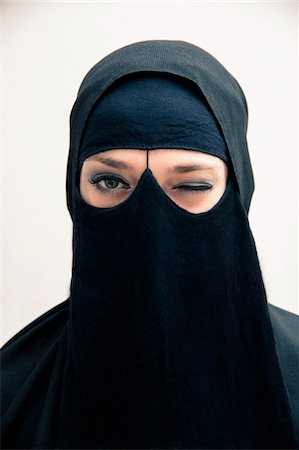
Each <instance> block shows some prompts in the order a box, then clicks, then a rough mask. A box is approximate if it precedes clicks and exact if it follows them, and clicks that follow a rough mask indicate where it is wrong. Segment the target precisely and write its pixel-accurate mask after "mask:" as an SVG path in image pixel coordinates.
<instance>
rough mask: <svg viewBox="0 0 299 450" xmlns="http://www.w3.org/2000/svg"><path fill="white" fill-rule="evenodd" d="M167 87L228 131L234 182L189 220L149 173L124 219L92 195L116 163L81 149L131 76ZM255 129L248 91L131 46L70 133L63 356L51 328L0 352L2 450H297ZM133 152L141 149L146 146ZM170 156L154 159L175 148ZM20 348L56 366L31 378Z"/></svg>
mask: <svg viewBox="0 0 299 450" xmlns="http://www.w3.org/2000/svg"><path fill="white" fill-rule="evenodd" d="M154 71H155V72H165V73H171V74H173V75H179V76H183V77H185V78H187V79H189V80H190V81H192V82H193V83H195V84H196V85H197V86H198V87H199V89H200V90H201V92H202V93H203V95H204V97H205V98H206V100H207V103H208V104H209V106H210V108H211V111H212V112H213V117H215V120H216V123H217V124H218V125H217V129H218V131H221V133H219V134H218V138H219V139H220V141H219V142H222V138H221V136H223V138H224V140H225V143H226V146H225V147H223V149H222V154H226V153H225V150H226V149H227V150H228V152H229V159H230V161H231V163H232V167H230V169H232V170H230V172H229V178H228V184H227V187H226V190H225V192H224V194H223V195H222V197H221V198H220V200H219V201H218V202H217V203H216V205H214V206H213V207H212V208H211V209H210V210H209V211H206V212H203V213H199V214H194V213H191V212H189V211H187V210H185V209H183V208H181V207H180V206H178V205H177V204H176V203H175V202H174V201H173V200H172V199H171V198H170V197H168V195H167V194H166V192H165V191H164V190H163V189H162V187H161V186H160V185H159V183H158V182H157V180H156V179H155V177H154V174H153V173H152V171H151V170H150V168H149V167H146V169H145V170H144V172H143V173H142V175H141V177H140V179H139V182H138V185H137V187H136V188H135V189H134V191H133V192H132V193H131V194H130V196H129V197H128V198H127V199H126V200H125V201H123V202H122V203H120V204H118V205H116V206H113V207H111V208H97V207H95V206H91V205H90V204H88V203H86V202H85V201H84V200H83V198H82V197H81V195H80V190H79V173H80V167H81V164H82V163H83V161H84V158H85V157H86V156H88V155H89V154H92V153H95V152H97V151H105V150H107V147H109V142H108V145H107V146H106V147H105V148H104V147H103V148H102V149H100V150H99V148H98V146H97V145H98V142H96V144H95V145H94V146H93V148H92V149H90V146H89V144H88V145H86V146H84V145H81V144H82V143H83V144H84V142H85V143H86V142H87V143H88V142H89V143H90V142H91V141H90V140H89V137H92V136H94V132H92V133H91V134H88V126H87V124H88V123H89V124H91V123H92V120H91V121H90V122H88V119H89V117H90V118H91V117H92V115H90V114H92V112H93V111H94V110H93V107H94V106H95V105H96V104H97V101H98V100H99V99H100V96H101V94H102V93H104V92H105V90H106V89H107V88H108V87H109V86H112V84H113V82H114V81H116V80H118V79H120V78H121V77H123V76H124V75H128V74H130V73H137V72H138V73H141V72H146V73H148V72H154ZM132 104H133V105H134V102H133V101H132ZM99 106H100V104H99ZM148 114H150V111H149V113H148ZM247 114H248V111H247V105H246V100H245V97H244V94H243V92H242V90H241V88H240V86H239V84H238V83H237V81H236V80H235V79H234V78H233V77H232V75H231V74H229V72H227V71H226V69H224V67H223V66H222V65H221V64H220V63H219V62H218V61H217V60H216V59H215V58H213V57H212V56H211V55H210V54H208V53H207V52H205V51H204V50H202V49H200V48H199V47H196V46H194V45H192V44H189V43H187V42H183V41H144V42H139V43H135V44H131V45H129V46H126V47H123V48H122V49H119V50H117V51H115V52H113V53H112V54H110V55H108V56H107V57H106V58H104V59H103V60H101V61H100V62H99V63H98V64H96V65H95V66H94V67H93V68H92V69H91V70H90V71H89V72H88V74H87V75H86V77H85V78H84V80H83V82H82V84H81V86H80V89H79V92H78V97H77V100H76V102H75V104H74V106H73V109H72V113H71V123H70V125H71V143H70V152H69V159H68V172H67V201H68V208H69V211H70V213H71V216H72V219H73V223H74V229H73V271H72V280H71V287H70V299H69V306H68V308H67V316H65V317H64V318H63V317H62V316H61V315H60V314H58V315H57V320H58V322H59V321H62V322H60V325H57V324H56V326H58V328H59V329H60V332H59V333H58V334H55V333H54V335H55V336H56V338H55V339H54V340H53V332H51V327H52V326H53V320H54V322H55V319H53V316H52V320H51V321H50V323H48V324H47V320H46V321H44V322H37V323H32V325H31V329H30V326H29V329H28V328H27V330H26V332H25V330H24V331H23V335H22V332H21V334H19V337H16V338H13V339H12V340H11V341H10V342H9V343H7V344H6V346H5V347H4V349H3V353H4V360H5V361H6V363H7V367H8V369H7V371H6V376H7V379H6V384H7V386H8V389H7V390H8V392H9V394H8V396H7V397H6V398H5V405H4V419H5V420H4V421H3V423H4V426H3V430H4V432H3V443H4V447H5V448H59V449H60V448H61V449H65V448H67V449H71V448H74V449H79V448H155V449H156V448H161V449H162V448H199V449H209V448H210V449H211V448H219V449H220V448H225V449H228V448H230V449H237V448H240V449H253V448H254V449H258V448H259V449H270V448H272V449H274V448H275V449H282V448H284V449H292V448H298V441H297V439H296V431H295V420H296V418H295V412H296V411H295V408H294V407H293V406H292V405H293V404H291V401H290V396H289V392H290V391H288V390H287V386H286V381H285V378H284V372H283V369H282V364H281V358H280V357H279V355H278V351H277V345H276V341H275V336H274V333H273V326H272V322H271V318H270V314H269V307H268V303H267V296H266V291H265V287H264V283H263V277H262V273H261V268H260V265H259V260H258V254H257V251H256V247H255V242H254V238H253V235H252V232H251V229H250V225H249V221H248V216H247V214H248V210H249V206H250V201H251V196H252V193H253V186H254V184H253V175H252V169H251V165H250V159H249V155H248V149H247V144H246V129H247ZM129 117H130V115H129ZM211 117H212V116H211ZM211 117H210V118H211ZM151 120H152V121H153V122H152V123H154V117H151ZM96 122H97V121H96ZM140 123H142V121H140ZM136 127H137V129H138V123H137V124H136ZM86 130H87V132H86ZM91 130H93V131H94V128H91ZM215 130H216V129H215ZM84 131H85V138H86V140H85V141H83V140H82V136H83V135H84ZM110 131H111V130H110ZM112 131H113V130H112ZM86 133H87V134H86ZM170 134H171V132H170ZM204 135H205V133H203V136H204ZM216 135H217V134H216ZM99 136H100V134H99ZM134 136H136V137H137V138H138V142H139V140H140V134H138V133H136V134H134V133H133V139H134ZM159 136H160V135H159ZM108 137H109V136H108ZM195 137H198V135H197V134H195ZM120 138H121V136H117V142H119V144H120V145H119V146H118V147H119V148H121V144H122V142H121V140H119V139H120ZM187 138H188V136H187ZM166 140H167V141H169V139H168V137H167V135H166V136H165V140H164V141H163V139H159V142H158V143H157V142H156V144H157V145H158V146H159V147H161V148H164V145H163V144H165V143H166ZM117 142H116V144H117ZM125 144H128V142H125ZM130 144H132V141H130ZM146 144H147V142H145V145H146ZM179 144H180V143H179ZM179 144H178V146H177V148H180V145H179ZM153 145H155V143H154V144H153ZM181 145H182V147H181V148H183V146H184V145H185V144H184V143H181ZM124 148H126V147H125V146H124ZM136 148H137V147H136ZM193 149H194V150H195V151H196V145H194V148H193ZM81 150H82V153H81ZM208 150H209V149H208V147H207V148H206V151H207V152H208V153H209V151H208ZM199 151H200V150H199ZM211 154H213V153H212V152H211ZM81 155H84V156H82V157H81ZM54 317H55V313H54ZM39 326H40V327H42V329H43V333H42V332H41V333H40V336H41V339H44V340H45V342H48V344H49V345H50V346H51V349H52V350H51V351H50V350H49V353H48V354H47V355H45V354H43V353H42V352H41V348H42V347H41V346H40V344H39V342H36V341H35V339H34V336H35V334H34V331H36V327H39ZM28 336H31V339H30V337H29V338H28ZM48 336H51V338H49V340H48V341H47V338H48ZM16 343H18V344H17V345H18V349H19V352H20V348H22V345H23V347H24V351H25V353H26V349H28V347H29V346H30V347H31V350H32V354H34V357H35V358H37V359H38V358H40V359H41V360H42V359H43V358H45V363H44V364H38V365H37V366H36V367H35V369H34V372H33V371H32V369H31V367H32V365H31V364H29V363H28V361H27V363H28V364H26V360H25V361H20V362H19V364H18V363H17V362H16V361H14V360H13V362H11V363H10V362H9V361H10V360H11V359H13V355H15V354H16V353H15V348H14V346H15V345H16ZM27 354H28V352H27ZM12 368H14V369H15V372H13V371H12ZM24 372H25V373H27V377H26V379H25V381H24ZM21 380H23V381H21ZM17 385H18V386H20V385H22V386H21V388H20V390H19V392H18V393H17V395H16V396H14V394H13V392H15V386H17ZM289 386H293V384H292V383H290V384H289ZM30 404H34V408H33V409H32V412H31V409H30ZM36 411H40V415H39V416H38V420H37V413H36ZM54 412H55V413H56V414H55V413H54ZM28 430H34V431H32V434H31V435H29V434H28Z"/></svg>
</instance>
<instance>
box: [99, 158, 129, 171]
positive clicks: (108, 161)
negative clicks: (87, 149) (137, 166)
mask: <svg viewBox="0 0 299 450" xmlns="http://www.w3.org/2000/svg"><path fill="white" fill-rule="evenodd" d="M90 159H91V160H96V161H99V162H101V163H103V164H106V165H107V166H111V167H115V168H116V169H131V167H132V166H131V164H128V163H125V162H123V161H118V160H116V159H112V158H107V157H106V156H99V155H97V156H93V157H91V158H90Z"/></svg>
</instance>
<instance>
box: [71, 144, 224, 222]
mask: <svg viewBox="0 0 299 450" xmlns="http://www.w3.org/2000/svg"><path fill="white" fill-rule="evenodd" d="M147 152H148V166H149V168H150V169H151V171H152V173H153V176H154V177H155V178H156V180H157V182H158V183H159V185H160V187H161V188H162V189H163V190H164V192H165V193H166V194H167V195H168V196H169V197H170V198H171V199H172V200H173V201H174V202H175V203H176V204H177V205H178V206H180V207H181V208H183V209H185V210H187V211H189V212H191V213H195V214H198V213H202V212H206V211H209V210H210V209H211V208H212V207H213V206H214V205H215V204H216V203H217V202H218V201H219V200H220V198H221V197H222V195H223V193H224V191H225V188H226V185H227V179H228V169H227V165H226V164H225V162H224V161H223V160H222V159H221V158H218V157H217V156H213V155H210V154H207V153H203V152H195V151H192V150H182V149H154V150H148V151H146V150H139V149H137V150H136V149H128V150H127V149H116V150H114V149H113V150H107V151H105V152H100V153H96V154H94V155H92V156H90V157H89V158H87V159H86V160H85V161H84V163H83V165H82V169H81V173H80V193H81V197H82V198H83V200H85V201H86V202H87V203H89V204H90V205H92V206H96V207H98V208H109V207H113V206H115V205H118V204H119V203H121V202H123V201H125V200H126V199H127V198H128V197H129V196H130V194H131V193H132V192H133V191H134V189H135V188H136V186H137V184H138V181H139V179H140V177H141V175H142V173H143V172H144V170H145V169H146V159H147ZM104 159H106V161H104ZM107 159H109V160H107ZM176 166H183V167H184V172H182V170H183V169H181V172H179V171H178V170H176ZM186 166H193V170H192V171H191V170H190V167H189V170H188V169H187V168H186ZM194 166H200V167H197V168H196V167H194ZM103 174H105V176H106V178H105V179H99V178H100V177H101V175H103ZM109 176H110V178H109ZM111 176H112V177H114V178H111ZM183 186H184V187H187V188H188V186H189V189H187V190H186V189H183ZM178 187H180V188H178ZM190 187H191V188H193V189H190ZM195 187H197V190H195V189H194V188H195ZM203 187H209V189H205V190H203V189H202V188H203ZM200 188H201V190H199V189H200Z"/></svg>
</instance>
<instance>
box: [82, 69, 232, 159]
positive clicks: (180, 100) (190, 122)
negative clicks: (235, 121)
mask: <svg viewBox="0 0 299 450" xmlns="http://www.w3.org/2000/svg"><path fill="white" fill-rule="evenodd" d="M113 148H137V149H152V148H164V149H165V148H168V149H170V148H177V149H178V148H180V149H186V150H187V149H188V150H195V151H201V152H204V153H209V154H211V155H214V156H217V157H219V158H221V159H223V160H224V161H225V162H226V163H227V164H228V163H229V162H230V160H229V152H228V149H227V145H226V142H225V140H224V138H223V136H222V131H221V128H220V126H219V124H218V122H217V120H215V118H214V114H213V112H212V111H211V108H210V107H209V105H208V104H207V102H206V100H205V98H204V96H203V95H202V93H201V91H200V90H199V88H198V86H197V85H196V84H194V83H193V82H191V81H190V80H186V79H185V78H182V77H177V76H175V75H171V74H164V73H160V74H156V73H144V74H143V75H142V76H141V75H140V74H139V73H137V74H130V75H127V76H125V77H122V78H121V79H120V80H117V81H116V82H114V83H113V84H112V85H111V86H109V88H108V89H107V90H106V91H105V92H104V94H103V95H102V96H101V97H100V99H99V100H98V101H97V102H96V104H95V105H94V107H93V109H92V113H91V114H90V115H89V118H88V120H87V123H86V127H85V129H84V133H83V138H82V140H81V145H80V158H79V164H81V163H82V162H83V161H84V159H85V158H87V157H88V156H90V155H92V154H93V153H97V152H99V151H103V150H109V149H113Z"/></svg>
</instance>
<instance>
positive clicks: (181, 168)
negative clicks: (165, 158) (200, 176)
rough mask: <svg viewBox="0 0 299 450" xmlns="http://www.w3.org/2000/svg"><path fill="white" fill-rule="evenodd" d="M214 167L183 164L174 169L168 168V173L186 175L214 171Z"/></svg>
mask: <svg viewBox="0 0 299 450" xmlns="http://www.w3.org/2000/svg"><path fill="white" fill-rule="evenodd" d="M215 169H216V165H206V164H203V163H202V164H196V165H195V164H184V165H179V166H174V167H169V171H170V172H175V173H187V172H195V171H196V170H215Z"/></svg>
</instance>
